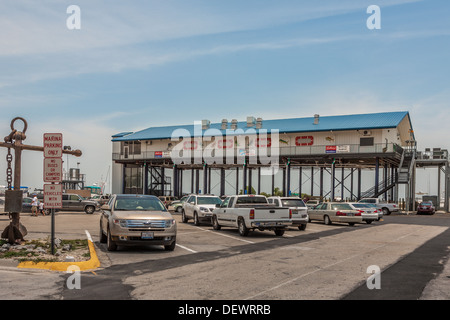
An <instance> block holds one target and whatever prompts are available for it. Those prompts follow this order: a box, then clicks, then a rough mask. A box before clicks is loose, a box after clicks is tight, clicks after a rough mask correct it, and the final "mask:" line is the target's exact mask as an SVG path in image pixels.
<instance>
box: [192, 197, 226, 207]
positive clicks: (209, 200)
mask: <svg viewBox="0 0 450 320" xmlns="http://www.w3.org/2000/svg"><path fill="white" fill-rule="evenodd" d="M221 203H222V200H221V199H220V198H219V197H197V204H214V205H215V204H221Z"/></svg>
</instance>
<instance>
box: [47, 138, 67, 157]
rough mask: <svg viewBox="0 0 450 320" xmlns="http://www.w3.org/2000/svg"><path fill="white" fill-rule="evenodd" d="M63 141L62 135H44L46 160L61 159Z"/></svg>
mask: <svg viewBox="0 0 450 320" xmlns="http://www.w3.org/2000/svg"><path fill="white" fill-rule="evenodd" d="M62 140H63V139H62V133H44V158H61V157H62V148H63V141H62Z"/></svg>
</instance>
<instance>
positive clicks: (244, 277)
mask: <svg viewBox="0 0 450 320" xmlns="http://www.w3.org/2000/svg"><path fill="white" fill-rule="evenodd" d="M174 217H175V219H176V220H177V222H178V235H177V247H176V249H175V250H174V251H172V252H168V251H165V250H164V248H163V247H162V246H145V247H144V246H143V247H119V250H118V251H116V252H108V251H107V250H106V245H104V244H101V243H99V241H98V229H99V223H98V222H99V219H100V213H99V212H96V213H94V214H93V215H87V214H85V213H81V212H80V213H78V212H70V213H69V212H67V213H64V212H61V213H58V214H57V215H56V218H55V221H56V227H55V229H56V237H59V238H63V239H76V238H84V237H85V230H87V231H88V232H89V233H90V234H91V235H92V238H93V240H94V243H95V246H96V251H97V254H98V256H99V259H100V262H101V267H100V268H99V269H98V270H96V271H95V272H92V273H91V272H86V273H83V286H82V289H81V290H79V291H78V290H76V291H74V290H68V289H63V290H61V288H62V287H64V286H62V285H61V283H58V281H59V282H62V281H64V278H65V277H67V276H66V275H64V274H62V275H61V274H59V275H55V274H54V273H51V272H47V271H45V272H44V271H40V273H39V276H40V279H43V278H42V277H44V278H45V277H49V279H52V280H51V281H53V282H55V286H54V287H53V286H50V287H49V288H48V292H46V291H45V290H41V291H39V292H36V293H35V294H36V295H37V296H33V299H36V298H38V299H39V298H41V299H48V298H51V299H54V298H56V299H58V298H64V299H78V298H82V299H99V298H102V299H116V298H120V299H177V300H178V299H188V300H192V299H195V300H197V299H198V300H200V299H201V300H204V299H238V300H252V299H258V300H259V299H262V300H264V299H267V300H273V299H277V300H289V299H320V300H324V299H326V300H335V299H344V298H351V299H356V298H358V297H359V296H362V295H363V294H373V293H375V292H378V293H379V292H384V293H385V294H386V293H387V290H384V291H383V290H382V289H381V290H377V291H374V290H370V291H369V290H368V289H367V288H365V287H366V285H365V284H366V280H367V279H368V277H369V276H370V274H368V272H367V268H368V267H369V266H373V265H376V266H378V267H379V268H380V269H381V270H382V274H381V279H384V278H386V279H387V278H388V276H387V275H388V271H389V270H393V269H395V268H396V266H398V265H400V264H401V262H402V261H405V260H406V258H409V259H411V257H414V256H415V255H414V254H415V253H416V252H419V253H420V250H421V248H422V247H423V246H425V245H429V244H430V243H433V241H436V249H435V250H430V249H427V252H428V253H430V252H431V253H432V252H435V254H434V255H433V256H432V257H431V256H430V257H429V258H428V261H424V262H422V263H425V266H424V267H422V268H417V270H418V271H420V272H421V273H420V274H415V273H414V272H415V270H416V268H411V265H406V266H404V267H403V269H402V270H401V272H400V276H399V275H398V274H397V276H396V277H395V278H399V277H400V278H401V275H402V272H403V273H405V272H406V271H408V273H407V274H405V279H404V281H407V282H408V283H410V284H411V285H413V286H415V287H418V288H419V289H417V290H419V291H417V293H416V294H415V296H414V297H413V299H417V298H432V299H435V298H436V295H434V294H436V292H437V291H436V290H432V289H430V288H431V287H430V286H431V285H433V284H434V283H433V281H434V280H435V278H436V277H437V276H439V274H441V273H442V274H444V276H445V272H444V270H446V269H445V266H446V264H445V263H444V262H445V261H446V257H447V255H448V252H447V251H446V250H445V249H446V248H447V245H445V246H443V244H442V243H443V241H444V242H445V241H446V239H447V240H448V238H443V239H444V240H442V239H441V240H438V239H440V237H444V236H445V237H447V236H448V233H449V232H448V229H449V226H450V217H449V216H448V215H446V214H436V215H435V216H432V217H419V216H415V215H411V216H406V215H391V216H388V217H385V219H384V221H380V222H376V223H373V224H371V225H366V224H360V225H355V226H353V227H350V226H348V225H345V224H333V225H331V226H326V225H324V224H322V223H318V222H317V223H316V222H313V223H309V224H308V226H307V228H306V230H305V231H299V230H298V229H294V228H292V229H289V230H288V231H287V232H285V234H284V235H283V236H281V237H278V236H275V235H274V233H273V232H269V231H254V232H251V233H250V234H249V236H248V237H241V236H239V234H238V232H237V230H236V229H229V228H223V229H222V230H220V231H215V230H213V229H212V227H211V226H209V225H201V226H195V225H194V224H193V223H192V222H189V223H181V221H180V220H181V217H180V215H174ZM21 221H22V223H23V224H24V225H25V226H26V227H27V228H28V235H27V239H36V238H45V237H47V236H49V234H50V221H51V220H50V217H49V216H45V217H43V216H39V217H31V216H30V215H29V214H23V215H22V218H21ZM7 223H8V217H7V216H0V228H4V226H6V224H7ZM433 248H434V247H433ZM422 257H423V256H422ZM422 260H423V259H422ZM412 261H414V264H420V263H421V262H420V257H419V258H417V259H413V260H412ZM9 267H10V269H8V277H10V276H11V272H13V273H14V275H15V277H18V278H20V279H22V280H23V279H26V277H27V276H29V275H30V274H32V273H33V272H32V271H28V272H27V273H24V272H23V271H17V270H14V266H11V265H9ZM427 269H429V270H427ZM1 271H2V269H0V279H1V277H2V272H1ZM418 271H417V272H418ZM411 272H412V275H411ZM385 273H386V277H385V276H384V274H385ZM3 276H5V275H3ZM445 279H448V278H447V277H446V276H445ZM419 282H420V283H419ZM447 282H448V281H447ZM21 283H22V284H21V286H22V290H27V283H28V282H27V281H21ZM415 283H417V286H416V285H415ZM30 285H31V284H30ZM46 285H47V286H49V284H48V283H47V284H46ZM427 285H429V286H427ZM388 286H389V283H387V282H386V281H384V282H382V288H386V287H388ZM397 286H398V287H401V286H402V285H398V284H397ZM426 286H427V288H428V289H427V290H425V289H424V288H425V287H426ZM150 288H151V289H150ZM364 289H365V290H364ZM14 290H16V291H17V290H21V287H20V286H19V287H17V286H16V287H15V288H14ZM358 290H363V291H364V292H363V293H360V295H359V296H352V294H353V293H354V292H358ZM390 291H392V290H390ZM409 291H410V292H411V290H409ZM439 292H441V293H439V297H442V289H439ZM425 293H426V294H427V296H424V294H425ZM30 294H31V293H30ZM397 294H398V296H399V297H400V299H401V295H402V294H403V293H401V292H400V293H398V292H397ZM446 297H447V298H450V297H449V295H448V290H447V293H446ZM0 298H2V297H1V296H0ZM3 298H4V297H3ZM369 298H370V296H369ZM384 298H386V299H389V295H387V296H385V297H384ZM382 299H383V297H382Z"/></svg>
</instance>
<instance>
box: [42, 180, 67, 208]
mask: <svg viewBox="0 0 450 320" xmlns="http://www.w3.org/2000/svg"><path fill="white" fill-rule="evenodd" d="M62 194H63V188H62V185H61V184H44V208H46V209H62Z"/></svg>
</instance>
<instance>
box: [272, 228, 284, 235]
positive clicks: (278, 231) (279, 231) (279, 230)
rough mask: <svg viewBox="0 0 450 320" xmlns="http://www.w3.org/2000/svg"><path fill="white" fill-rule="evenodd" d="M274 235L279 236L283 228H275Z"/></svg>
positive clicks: (282, 232)
mask: <svg viewBox="0 0 450 320" xmlns="http://www.w3.org/2000/svg"><path fill="white" fill-rule="evenodd" d="M274 231H275V235H276V236H279V237H281V236H282V235H283V234H284V229H275V230H274Z"/></svg>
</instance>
